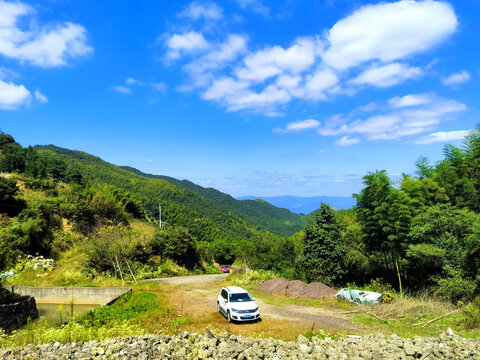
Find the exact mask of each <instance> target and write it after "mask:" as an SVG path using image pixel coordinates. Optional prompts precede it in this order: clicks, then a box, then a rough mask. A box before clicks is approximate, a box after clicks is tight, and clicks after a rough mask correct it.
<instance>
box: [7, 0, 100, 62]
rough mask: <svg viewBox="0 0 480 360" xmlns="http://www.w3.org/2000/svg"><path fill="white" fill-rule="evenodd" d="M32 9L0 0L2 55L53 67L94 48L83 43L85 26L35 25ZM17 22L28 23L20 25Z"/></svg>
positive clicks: (70, 24)
mask: <svg viewBox="0 0 480 360" xmlns="http://www.w3.org/2000/svg"><path fill="white" fill-rule="evenodd" d="M34 13H35V12H34V10H33V8H31V7H30V6H28V5H25V4H23V3H21V2H16V3H10V2H5V1H2V0H0V54H1V55H3V56H5V57H9V58H13V59H16V60H20V61H27V62H30V63H31V64H33V65H37V66H42V67H55V66H62V65H66V64H67V60H68V59H71V58H75V57H78V56H83V55H87V54H88V53H90V52H92V51H93V48H92V47H91V46H88V45H87V43H86V30H85V28H84V27H83V26H82V25H79V24H74V23H70V22H64V23H62V24H56V25H46V26H38V25H37V26H34V25H33V24H35V20H34V19H33V17H32V15H34ZM26 17H28V18H27V19H25V20H23V19H24V18H26ZM20 18H22V21H19V19H20ZM19 23H20V24H22V25H23V24H28V25H29V26H28V27H27V26H22V27H20V25H19Z"/></svg>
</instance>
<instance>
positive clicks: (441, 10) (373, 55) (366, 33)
mask: <svg viewBox="0 0 480 360" xmlns="http://www.w3.org/2000/svg"><path fill="white" fill-rule="evenodd" d="M457 23H458V22H457V17H456V16H455V13H454V11H453V9H452V7H451V6H450V5H449V4H448V3H446V2H439V1H397V2H394V3H380V4H376V5H367V6H364V7H362V8H360V9H359V10H357V11H355V12H354V13H353V14H351V15H350V16H347V17H346V18H343V19H341V20H340V21H338V22H337V23H336V24H335V25H334V26H333V27H332V28H331V29H330V31H329V32H328V35H327V39H328V42H329V43H330V46H329V48H328V49H327V51H326V52H325V53H324V54H323V56H322V57H323V60H324V61H325V62H326V63H327V64H329V65H330V66H332V67H334V68H337V69H347V68H350V67H353V66H357V65H360V64H362V63H364V62H367V61H371V60H380V61H382V62H391V61H395V60H398V59H403V58H405V57H408V56H411V55H413V54H416V53H419V52H422V51H425V50H427V49H430V48H431V47H433V46H435V45H437V44H438V43H440V42H441V41H442V40H444V39H445V38H446V37H447V36H449V35H451V34H452V33H453V32H454V31H455V29H456V27H457Z"/></svg>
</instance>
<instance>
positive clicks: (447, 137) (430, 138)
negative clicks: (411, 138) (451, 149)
mask: <svg viewBox="0 0 480 360" xmlns="http://www.w3.org/2000/svg"><path fill="white" fill-rule="evenodd" d="M470 131H471V130H457V131H439V132H435V133H431V134H429V135H427V136H424V137H421V138H419V139H417V140H415V144H433V143H436V142H447V141H454V140H462V139H464V138H465V136H467V135H468V134H469V133H470Z"/></svg>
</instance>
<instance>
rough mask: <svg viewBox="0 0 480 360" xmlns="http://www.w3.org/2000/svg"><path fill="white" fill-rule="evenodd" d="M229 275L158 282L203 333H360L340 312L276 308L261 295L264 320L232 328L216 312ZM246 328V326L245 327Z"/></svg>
mask: <svg viewBox="0 0 480 360" xmlns="http://www.w3.org/2000/svg"><path fill="white" fill-rule="evenodd" d="M225 278H226V275H224V274H222V275H192V276H180V277H172V278H164V279H156V280H155V281H158V282H159V283H160V284H159V289H160V291H161V293H162V295H163V296H166V297H167V298H168V299H169V301H170V302H171V303H173V304H174V305H176V307H177V310H178V312H179V314H180V315H181V316H185V315H187V316H188V317H189V319H190V325H189V330H193V331H199V332H203V331H204V329H205V327H213V328H228V329H229V330H228V331H232V332H233V333H239V334H242V335H249V336H250V335H251V336H257V335H258V336H266V335H269V334H271V336H275V337H278V335H279V334H280V333H281V334H283V336H282V335H280V337H281V338H284V339H296V336H298V334H299V333H305V331H308V330H310V329H312V328H314V329H316V330H317V331H320V330H322V331H325V332H328V333H350V332H358V330H359V329H358V327H357V326H356V325H355V324H353V323H351V322H350V321H349V320H347V319H346V318H345V315H342V314H341V313H340V311H339V310H338V309H330V308H328V307H327V308H321V307H314V306H303V305H297V304H287V305H283V304H282V305H281V306H277V305H272V303H271V301H268V300H269V298H268V296H264V295H263V294H262V293H258V294H257V295H256V296H257V299H256V302H257V304H258V305H259V307H260V312H261V317H262V321H261V322H260V323H256V324H250V326H249V325H247V324H236V325H229V324H228V323H227V321H226V319H225V318H224V316H223V315H221V314H219V313H218V312H217V311H216V302H217V295H218V292H219V291H220V289H221V287H222V286H227V285H230V284H228V282H227V281H225V280H226V279H225ZM244 325H245V326H244Z"/></svg>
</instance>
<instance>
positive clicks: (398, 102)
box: [388, 94, 433, 108]
mask: <svg viewBox="0 0 480 360" xmlns="http://www.w3.org/2000/svg"><path fill="white" fill-rule="evenodd" d="M432 101H433V98H432V96H431V94H410V95H405V96H396V97H394V98H391V99H390V100H388V103H389V105H390V106H392V107H394V108H403V107H410V106H418V105H425V104H429V103H431V102H432Z"/></svg>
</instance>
